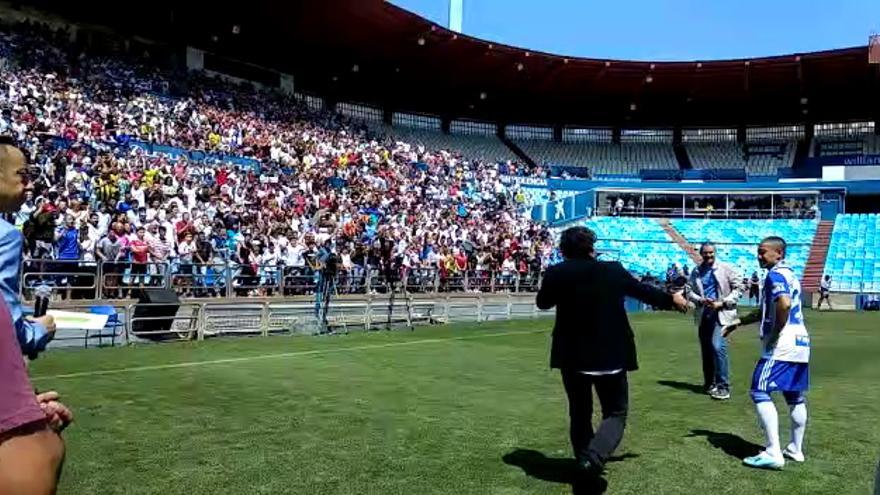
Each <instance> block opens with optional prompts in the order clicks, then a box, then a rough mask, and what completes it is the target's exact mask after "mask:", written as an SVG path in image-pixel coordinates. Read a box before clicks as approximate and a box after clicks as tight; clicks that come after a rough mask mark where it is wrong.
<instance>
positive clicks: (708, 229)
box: [670, 219, 818, 277]
mask: <svg viewBox="0 0 880 495" xmlns="http://www.w3.org/2000/svg"><path fill="white" fill-rule="evenodd" d="M670 223H671V224H672V226H673V227H675V229H677V230H678V231H679V232H680V233H681V235H682V236H684V238H685V239H687V240H688V242H691V243H693V244H695V245H699V244H700V243H702V242H705V241H712V242H714V243H715V245H716V251H717V253H718V258H719V259H721V260H724V261H727V262H729V263H733V264H735V265H736V266H738V267H739V268H740V270H742V272H743V276H749V275H751V274H752V272H754V271H757V270H759V269H760V267H759V266H758V261H757V259H756V249H757V245H758V242H759V241H760V240H761V239H763V238H764V237H767V236H771V235H776V236H780V237H782V238H783V239H785V240H786V242H787V243H788V245H789V248H788V253H787V255H786V259H787V261H788V263H789V265H790V266H791V267H792V268H793V269H794V271H795V274H797V276H798V277H803V273H804V267H805V266H806V263H807V257H808V256H809V254H810V245H811V243H812V240H813V235H814V234H815V232H816V226H817V224H818V222H817V221H816V220H798V219H771V220H697V219H672V220H671V221H670Z"/></svg>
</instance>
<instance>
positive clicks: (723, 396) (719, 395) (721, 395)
mask: <svg viewBox="0 0 880 495" xmlns="http://www.w3.org/2000/svg"><path fill="white" fill-rule="evenodd" d="M709 397H712V398H713V399H715V400H727V399H729V398H730V390H728V389H726V388H716V389H715V390H713V391H712V392H711V393H710V394H709Z"/></svg>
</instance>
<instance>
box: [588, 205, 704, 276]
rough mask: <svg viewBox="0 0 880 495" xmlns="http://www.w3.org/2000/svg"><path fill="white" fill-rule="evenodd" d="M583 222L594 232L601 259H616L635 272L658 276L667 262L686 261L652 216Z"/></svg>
mask: <svg viewBox="0 0 880 495" xmlns="http://www.w3.org/2000/svg"><path fill="white" fill-rule="evenodd" d="M584 225H586V226H587V227H589V228H590V229H592V230H593V231H595V232H596V237H598V239H599V240H598V242H597V244H596V248H597V249H598V250H600V251H607V253H606V254H605V255H603V258H602V259H619V260H620V262H621V263H623V266H625V267H626V268H627V269H628V270H629V271H630V272H633V273H635V274H637V275H644V274H645V273H649V272H650V273H651V274H652V275H654V276H657V277H661V278H662V276H663V275H664V274H665V273H666V268H668V267H669V265H670V263H675V264H677V265H678V266H684V265H686V264H689V263H690V261H689V260H688V256H687V253H685V252H684V250H682V249H681V248H680V247H679V246H678V245H677V244H675V243H674V242H672V241H671V240H670V238H669V236H668V235H666V232H665V231H664V230H663V227H661V226H660V224H659V223H658V222H657V219H656V218H629V217H593V218H590V219H589V220H586V221H585V222H584Z"/></svg>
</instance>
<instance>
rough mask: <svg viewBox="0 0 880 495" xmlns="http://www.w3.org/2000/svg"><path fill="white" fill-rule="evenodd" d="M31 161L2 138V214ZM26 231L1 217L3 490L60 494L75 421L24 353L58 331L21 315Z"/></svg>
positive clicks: (17, 201) (18, 198)
mask: <svg viewBox="0 0 880 495" xmlns="http://www.w3.org/2000/svg"><path fill="white" fill-rule="evenodd" d="M27 177H28V171H27V162H26V160H25V157H24V155H23V154H22V152H21V151H20V150H19V149H18V148H17V147H16V146H15V144H14V142H13V141H11V140H10V139H9V138H8V137H2V136H0V212H3V213H9V212H14V211H17V210H18V208H19V206H20V205H21V204H22V202H23V200H24V189H25V185H26V183H27ZM21 255H22V235H21V232H19V231H18V230H17V229H16V228H15V227H13V226H11V225H10V224H9V223H8V222H6V221H5V220H3V219H0V292H2V295H3V298H4V300H5V304H4V303H0V375H2V379H0V492H2V493H4V494H7V493H8V494H10V495H17V494H21V495H30V494H51V493H55V490H56V487H57V484H58V478H59V476H60V474H61V466H62V464H63V462H64V451H65V449H64V441H63V440H62V438H61V431H62V430H64V428H66V427H67V425H69V424H70V422H71V421H73V414H72V413H71V412H70V410H69V409H68V408H67V407H66V406H64V404H62V403H61V402H59V401H58V399H59V396H58V394H57V393H56V392H54V391H51V392H44V393H40V394H36V393H35V392H34V388H33V386H32V385H31V384H30V382H29V380H28V377H27V370H26V369H25V360H24V359H23V358H22V354H26V355H28V356H36V355H37V353H38V352H40V351H42V350H43V349H44V348H45V346H46V344H47V343H48V342H49V340H51V339H52V336H53V335H54V333H55V323H54V320H53V319H52V317H51V316H42V317H39V318H34V319H26V318H23V317H22V311H21V301H20V300H19V297H18V287H19V285H18V284H19V279H18V277H19V266H20V263H21Z"/></svg>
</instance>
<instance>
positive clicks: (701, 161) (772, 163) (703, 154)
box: [685, 142, 796, 175]
mask: <svg viewBox="0 0 880 495" xmlns="http://www.w3.org/2000/svg"><path fill="white" fill-rule="evenodd" d="M761 145H762V146H764V145H766V146H777V147H778V148H779V151H778V152H774V151H775V150H771V151H769V152H767V154H764V153H754V152H747V151H746V150H745V149H744V147H743V146H742V145H740V144H738V143H735V142H717V143H687V144H686V146H685V148H686V149H687V153H688V157H689V158H690V160H691V164H692V166H693V167H694V168H695V169H710V170H711V169H744V170H746V172H747V173H748V175H776V173H777V171H778V170H779V169H784V168H791V166H792V164H793V163H794V156H795V151H796V145H795V143H794V142H786V143H761ZM756 146H759V145H758V144H756Z"/></svg>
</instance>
